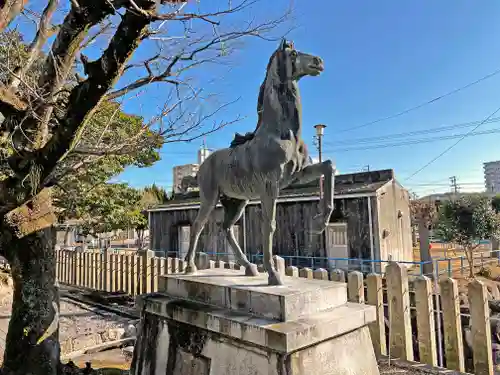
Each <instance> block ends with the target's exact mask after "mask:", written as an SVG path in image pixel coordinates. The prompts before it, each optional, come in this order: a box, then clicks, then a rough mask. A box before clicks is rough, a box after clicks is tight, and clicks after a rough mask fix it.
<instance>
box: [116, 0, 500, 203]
mask: <svg viewBox="0 0 500 375" xmlns="http://www.w3.org/2000/svg"><path fill="white" fill-rule="evenodd" d="M215 3H217V1H216V2H215ZM218 3H220V4H221V5H222V4H227V0H220V1H218ZM233 3H234V2H233ZM261 3H262V5H261V6H260V7H259V9H257V10H256V9H253V10H252V12H253V13H252V14H248V13H244V14H241V15H240V16H238V17H239V18H238V17H237V18H233V19H232V20H231V22H233V23H236V24H237V23H238V22H243V21H244V20H246V19H249V17H254V18H255V19H257V20H259V19H262V18H265V17H266V16H269V15H271V14H277V13H279V12H280V11H281V10H282V9H284V7H285V5H286V4H287V3H288V2H287V1H285V0H276V1H262V2H261ZM264 4H265V5H264ZM264 6H268V8H265V9H264ZM294 7H295V13H294V16H295V19H294V21H293V22H292V23H291V24H292V25H293V26H294V27H295V29H294V30H293V31H292V32H291V33H290V34H288V35H287V36H288V38H289V39H291V40H293V41H294V43H295V46H296V48H297V49H298V50H301V51H304V52H308V53H313V54H316V55H319V56H321V57H322V58H323V60H324V61H325V68H326V69H325V71H324V73H323V74H322V75H321V76H319V77H306V78H305V79H303V80H302V81H301V82H300V88H301V94H302V100H303V123H304V132H303V135H304V138H305V140H306V141H307V143H308V144H309V146H310V147H309V148H310V150H311V153H313V156H314V153H315V147H314V146H313V145H312V139H313V135H314V129H313V125H314V124H317V123H324V124H327V128H326V130H325V137H324V144H325V145H324V154H325V156H326V157H329V158H331V159H332V160H334V162H335V163H336V164H337V167H338V169H339V170H340V171H341V173H347V172H355V171H359V170H361V169H362V168H363V167H364V166H366V165H369V166H370V169H372V170H374V169H382V168H393V169H394V170H395V172H396V176H397V178H398V180H399V181H400V182H401V183H402V184H403V185H404V186H406V187H407V188H410V189H412V190H416V191H417V192H419V193H421V194H424V193H430V192H433V191H436V192H440V191H447V190H448V189H449V187H448V186H447V184H448V178H449V177H450V176H453V175H456V177H457V181H458V183H459V184H464V185H462V187H463V190H468V189H469V190H470V189H474V188H475V189H477V188H480V185H479V184H480V183H482V181H483V177H482V163H483V162H484V161H489V160H497V159H500V152H499V151H498V147H496V146H497V144H498V143H499V141H500V134H489V135H481V136H475V137H470V138H467V139H465V140H464V141H462V142H461V143H459V144H458V145H457V146H456V147H454V148H453V149H452V150H451V151H450V152H448V153H447V154H445V155H444V156H442V157H441V158H439V159H438V160H437V161H436V162H434V163H433V164H431V165H430V166H428V167H427V168H425V169H424V170H423V171H422V172H420V173H418V174H417V175H415V176H414V177H412V178H411V179H407V178H408V177H409V176H410V175H411V174H413V173H414V172H415V171H417V170H418V169H419V168H421V167H422V166H423V165H425V164H426V163H427V162H429V161H430V160H431V159H433V158H434V157H436V156H437V155H438V154H439V153H440V152H442V151H443V150H444V149H445V148H446V147H449V146H450V145H451V144H453V143H454V142H456V139H449V140H445V141H437V142H433V143H420V144H413V145H406V146H400V147H386V148H379V149H367V150H357V151H349V152H345V151H343V152H340V151H335V150H336V149H339V148H342V149H345V148H349V147H350V148H353V147H360V146H362V144H354V143H352V140H354V139H357V138H372V137H384V136H389V135H391V134H395V133H405V132H412V131H419V130H420V131H421V130H424V131H425V130H426V129H433V128H436V127H439V126H444V125H454V124H459V123H467V122H472V121H481V120H483V119H484V118H486V117H487V116H489V115H490V114H491V113H492V112H494V111H495V110H497V109H498V108H499V107H500V74H498V75H495V76H494V77H492V78H489V79H487V80H485V81H483V82H481V83H479V84H477V85H474V86H472V87H470V88H467V89H464V90H462V91H460V92H458V93H456V94H453V95H449V96H447V97H445V98H443V99H441V100H437V101H435V102H434V103H432V104H430V105H425V106H423V107H421V108H420V109H418V110H415V111H412V112H410V113H408V114H405V115H402V116H399V117H396V118H394V119H391V120H387V121H381V122H378V123H375V124H372V125H369V126H364V127H362V128H358V129H355V130H348V131H346V129H350V128H352V127H357V126H360V125H362V124H366V123H368V122H371V121H374V120H377V119H379V118H384V117H387V116H391V115H393V114H395V113H398V112H401V111H403V110H405V109H408V108H411V107H414V106H416V105H419V104H421V103H424V102H426V101H428V100H431V99H433V98H435V97H438V96H440V95H442V94H445V93H447V92H450V91H452V90H454V89H456V88H459V87H461V86H465V85H467V84H469V83H471V82H473V81H476V80H477V79H479V78H481V77H483V76H485V75H487V74H489V73H492V72H493V71H496V70H497V69H499V68H500V44H499V42H498V40H499V36H500V23H499V22H498V18H499V15H500V2H498V1H496V0H483V1H481V2H479V3H477V2H472V1H465V0H440V1H430V0H427V1H424V0H422V1H401V0H399V1H398V0H378V1H373V0H358V1H338V0H332V1H326V0H324V1H321V2H316V3H311V2H306V1H298V0H296V1H295V2H294ZM223 22H224V21H223ZM289 25H290V24H289ZM223 26H224V23H223V25H222V26H221V27H223ZM278 34H279V32H278ZM276 46H277V43H276V42H267V41H263V40H260V39H252V40H246V41H245V45H244V48H243V49H242V50H240V51H238V52H237V53H236V54H235V55H233V56H232V57H231V59H230V61H231V66H230V69H228V68H226V67H224V68H222V67H214V66H210V65H207V66H205V67H202V68H200V69H199V70H198V71H197V72H196V77H197V79H198V80H199V82H202V83H203V82H208V81H212V82H211V85H210V89H211V90H212V91H214V92H218V93H219V94H220V100H222V101H224V100H226V101H231V100H234V99H236V98H239V100H238V101H237V102H236V103H235V104H233V105H231V106H230V107H229V108H227V109H226V110H225V111H223V112H221V113H220V114H219V115H218V116H217V117H216V118H215V120H218V121H230V120H231V119H233V118H235V117H237V116H238V115H241V116H247V117H246V119H245V120H243V121H241V122H239V123H237V124H235V125H232V126H229V127H227V128H225V129H223V130H221V131H220V132H218V133H216V134H213V135H211V136H208V137H207V138H206V141H207V144H208V146H209V147H210V148H221V147H225V146H227V145H228V144H229V142H230V141H231V139H232V136H233V134H234V132H236V131H238V132H245V131H249V130H253V129H254V127H255V123H256V109H255V107H256V100H257V93H258V88H259V85H260V83H261V82H262V79H263V77H264V74H265V67H266V64H267V61H268V59H269V56H270V54H271V53H272V52H273V50H274V49H275V48H276ZM142 48H143V49H142V50H140V51H139V52H138V54H137V56H135V57H136V58H140V57H141V56H143V55H142V54H144V53H147V52H148V50H147V49H148V46H143V47H142ZM163 90H164V91H163ZM166 93H167V88H166V87H165V86H154V87H152V88H151V89H150V90H149V91H146V92H145V93H144V94H143V95H142V96H141V97H140V98H138V99H137V100H135V101H134V102H133V103H132V104H130V103H128V104H127V103H126V104H125V108H126V109H127V110H128V111H134V112H137V111H139V110H140V111H141V113H144V114H146V115H152V114H153V113H155V111H156V109H157V106H158V103H160V102H161V100H162V95H166ZM207 105H208V107H209V106H210V105H209V104H207ZM497 116H500V112H499V113H498V114H497ZM495 117H496V116H495ZM496 128H500V127H499V126H498V125H496V123H490V124H484V125H483V126H481V127H480V128H479V129H478V130H489V129H496ZM470 129H471V128H470V127H467V128H461V129H460V128H459V129H451V130H448V131H446V132H442V133H429V134H420V135H418V136H413V137H404V138H403V139H404V140H408V139H417V138H419V139H420V138H429V137H433V136H444V135H456V134H462V133H464V132H467V131H469V130H470ZM399 141H401V139H387V140H384V139H382V140H379V141H378V142H376V143H370V144H371V145H373V144H384V143H397V142H399ZM340 142H347V145H346V144H345V143H342V144H340ZM200 144H201V140H198V141H194V142H191V143H182V144H167V145H166V146H165V147H164V149H163V150H162V156H163V159H162V160H161V161H159V162H158V163H156V164H155V165H154V166H153V167H151V168H148V169H137V168H130V169H128V170H127V171H125V173H123V174H122V175H120V176H118V177H117V180H121V181H127V182H129V183H130V184H132V185H134V186H138V187H140V186H144V185H147V184H151V183H153V182H156V183H157V184H160V185H164V186H171V184H172V166H174V165H177V164H185V163H190V162H195V160H196V151H197V149H198V148H199V146H200ZM430 183H432V184H433V185H432V186H431V185H428V184H430Z"/></svg>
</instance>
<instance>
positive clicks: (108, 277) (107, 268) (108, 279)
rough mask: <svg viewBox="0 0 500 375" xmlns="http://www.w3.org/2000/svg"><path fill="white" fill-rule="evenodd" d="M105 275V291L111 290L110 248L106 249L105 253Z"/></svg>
mask: <svg viewBox="0 0 500 375" xmlns="http://www.w3.org/2000/svg"><path fill="white" fill-rule="evenodd" d="M104 258H105V260H104V267H105V270H104V276H105V289H104V290H105V291H107V292H111V290H112V289H111V285H112V284H111V254H110V253H109V250H106V251H105V253H104Z"/></svg>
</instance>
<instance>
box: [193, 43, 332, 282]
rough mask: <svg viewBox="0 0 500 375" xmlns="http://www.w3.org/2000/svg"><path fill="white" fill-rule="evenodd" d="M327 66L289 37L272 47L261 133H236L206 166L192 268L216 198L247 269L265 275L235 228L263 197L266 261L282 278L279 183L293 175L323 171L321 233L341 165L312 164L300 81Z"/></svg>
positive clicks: (316, 221)
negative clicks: (276, 257)
mask: <svg viewBox="0 0 500 375" xmlns="http://www.w3.org/2000/svg"><path fill="white" fill-rule="evenodd" d="M323 69H324V66H323V61H322V59H321V58H320V57H317V56H313V55H310V54H306V53H303V52H299V51H297V50H296V49H295V48H294V46H293V44H292V43H289V42H287V41H286V40H283V41H282V42H281V44H280V46H279V47H278V49H277V50H276V51H275V52H274V53H273V54H272V56H271V58H270V59H269V63H268V66H267V72H266V77H265V79H264V82H263V84H262V85H261V89H260V94H259V100H258V106H257V111H258V115H259V120H258V123H257V127H256V130H255V132H254V133H247V134H246V135H244V136H242V135H239V134H237V135H236V136H235V139H234V140H233V142H232V143H231V146H230V147H229V148H225V149H221V150H217V151H215V152H214V153H212V154H211V155H210V156H209V157H208V158H207V159H206V160H205V161H204V162H203V164H202V165H201V166H200V168H199V171H198V176H197V178H198V186H199V189H200V209H199V212H198V216H197V217H196V219H195V221H194V223H193V226H192V229H191V237H190V243H189V250H188V254H187V256H186V262H187V267H186V273H192V272H195V271H196V265H195V262H194V258H195V250H196V247H197V244H198V240H199V237H200V234H201V232H202V230H203V227H204V226H205V224H206V222H207V221H208V219H209V216H210V214H211V213H212V211H213V210H214V208H215V206H216V204H217V202H218V201H219V199H220V203H221V205H222V206H223V208H224V221H223V224H222V228H223V230H224V231H225V233H226V236H227V239H228V241H229V244H230V245H231V248H232V249H233V252H234V255H235V258H236V261H237V262H238V264H240V265H241V266H243V267H245V274H246V275H247V276H256V275H258V271H257V267H256V265H255V264H252V263H250V262H249V261H248V259H247V257H246V256H245V254H244V253H243V251H242V250H241V248H240V246H239V245H238V242H237V240H236V238H235V236H234V232H233V226H234V224H235V223H236V222H237V221H238V220H239V218H240V217H241V215H242V214H243V211H244V209H245V206H246V205H247V204H248V201H249V200H250V199H258V198H260V201H261V205H262V235H263V257H264V268H265V270H266V271H267V273H268V283H269V285H282V284H283V279H282V277H281V275H280V274H279V273H278V272H277V270H276V269H275V267H273V260H272V240H273V235H274V231H275V227H276V201H277V199H278V196H279V191H280V190H281V189H283V188H285V187H287V186H289V185H290V184H292V183H308V182H311V181H314V180H317V179H319V178H320V177H321V176H322V175H324V195H323V197H322V206H321V211H320V213H319V214H318V215H316V216H315V217H314V218H313V228H312V230H311V231H312V232H313V233H322V232H323V231H324V230H325V228H326V225H327V224H328V222H329V221H330V216H331V214H332V211H333V188H334V174H335V169H334V167H333V165H332V162H331V161H330V160H326V161H324V162H322V163H316V164H311V163H310V158H309V156H308V154H307V149H306V147H305V143H304V141H303V139H302V136H301V133H302V108H301V101H300V93H299V87H298V81H299V80H300V79H301V78H303V77H305V76H317V75H319V74H320V73H321V72H322V71H323Z"/></svg>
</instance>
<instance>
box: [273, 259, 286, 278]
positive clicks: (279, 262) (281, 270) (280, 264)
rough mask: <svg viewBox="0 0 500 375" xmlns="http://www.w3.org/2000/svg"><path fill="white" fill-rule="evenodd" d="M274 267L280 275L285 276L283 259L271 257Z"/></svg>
mask: <svg viewBox="0 0 500 375" xmlns="http://www.w3.org/2000/svg"><path fill="white" fill-rule="evenodd" d="M273 261H274V267H275V268H276V271H278V272H279V273H280V274H282V275H284V274H285V268H286V267H285V259H283V258H282V257H280V256H278V255H273Z"/></svg>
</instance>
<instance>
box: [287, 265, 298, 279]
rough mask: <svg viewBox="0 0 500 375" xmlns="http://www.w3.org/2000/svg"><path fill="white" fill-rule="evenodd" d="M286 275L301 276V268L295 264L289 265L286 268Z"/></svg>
mask: <svg viewBox="0 0 500 375" xmlns="http://www.w3.org/2000/svg"><path fill="white" fill-rule="evenodd" d="M285 275H287V276H293V277H299V269H298V268H297V267H295V266H288V267H287V268H286V270H285Z"/></svg>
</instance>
